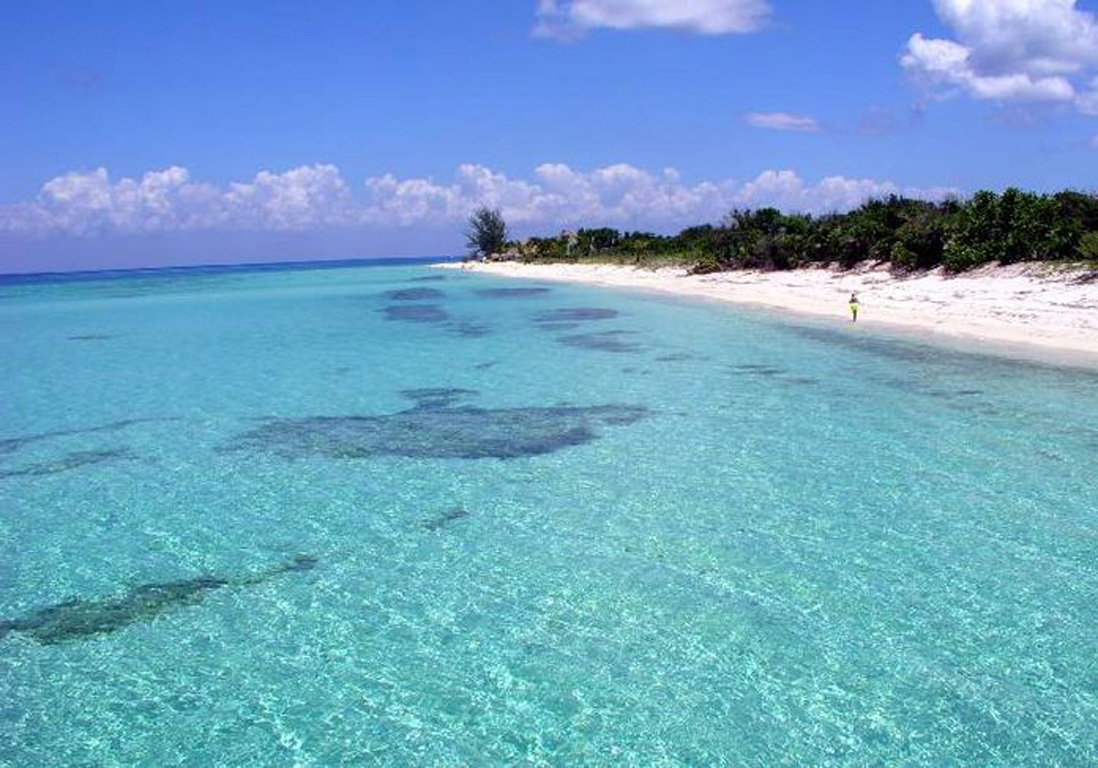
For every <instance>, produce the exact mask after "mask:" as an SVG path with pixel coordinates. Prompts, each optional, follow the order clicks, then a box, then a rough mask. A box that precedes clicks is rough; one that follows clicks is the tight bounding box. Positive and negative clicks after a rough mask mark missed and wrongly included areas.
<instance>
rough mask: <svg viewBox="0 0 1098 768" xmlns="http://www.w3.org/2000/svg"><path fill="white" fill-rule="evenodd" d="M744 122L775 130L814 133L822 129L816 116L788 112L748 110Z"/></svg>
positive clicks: (756, 126)
mask: <svg viewBox="0 0 1098 768" xmlns="http://www.w3.org/2000/svg"><path fill="white" fill-rule="evenodd" d="M743 119H744V122H745V123H747V124H748V125H751V126H754V127H755V128H768V129H770V130H773V131H801V132H805V133H814V132H816V131H818V130H820V123H819V121H817V120H816V118H814V117H808V116H806V115H792V114H790V113H788V112H748V113H747V114H746V115H744V118H743Z"/></svg>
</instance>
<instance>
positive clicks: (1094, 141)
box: [1090, 133, 1098, 149]
mask: <svg viewBox="0 0 1098 768" xmlns="http://www.w3.org/2000/svg"><path fill="white" fill-rule="evenodd" d="M1090 146H1092V147H1094V148H1095V149H1098V133H1096V134H1094V136H1093V137H1092V138H1091V140H1090Z"/></svg>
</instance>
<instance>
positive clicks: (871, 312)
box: [439, 262, 1098, 365]
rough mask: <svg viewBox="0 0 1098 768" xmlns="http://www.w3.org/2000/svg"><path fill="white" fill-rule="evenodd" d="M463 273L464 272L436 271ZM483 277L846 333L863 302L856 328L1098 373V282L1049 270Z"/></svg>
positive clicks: (554, 270) (557, 269)
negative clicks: (614, 292) (739, 310)
mask: <svg viewBox="0 0 1098 768" xmlns="http://www.w3.org/2000/svg"><path fill="white" fill-rule="evenodd" d="M439 266H443V267H447V268H454V269H458V268H461V265H459V264H453V263H451V264H443V265H439ZM467 268H468V269H471V270H475V271H477V272H485V273H489V274H493V275H499V276H504V277H522V278H532V279H537V280H566V281H576V282H583V283H591V284H597V285H605V286H614V287H621V288H630V289H641V290H651V291H660V292H665V293H672V294H677V295H680V296H691V297H699V298H708V299H718V300H723V301H730V302H735V303H738V304H751V305H756V306H759V307H766V308H770V309H773V310H785V311H791V312H800V313H807V314H811V315H816V316H819V317H822V318H833V319H834V320H835V322H836V323H847V324H849V313H848V310H847V298H848V297H849V295H850V293H851V291H857V293H858V296H859V299H860V301H861V313H860V315H859V318H858V327H878V328H881V329H891V330H900V329H902V330H906V331H910V332H916V333H918V334H921V335H930V336H934V337H937V338H939V339H942V340H950V341H954V342H966V344H965V346H969V347H972V346H973V344H972V343H973V342H977V343H979V346H982V347H985V348H987V349H988V350H989V351H992V350H994V351H1002V352H1011V353H1015V354H1020V355H1023V356H1027V357H1032V358H1036V359H1050V360H1052V359H1054V360H1057V361H1068V362H1076V363H1079V364H1086V365H1098V279H1091V280H1089V281H1088V280H1087V279H1086V278H1087V274H1088V273H1086V272H1081V271H1062V270H1060V271H1057V270H1054V269H1051V268H1049V267H1047V266H1041V265H1033V264H1028V265H1025V264H1017V265H1011V266H1007V267H1000V266H988V267H985V268H982V269H978V270H974V271H972V272H968V273H965V274H962V275H959V276H948V275H945V274H943V273H942V272H941V270H934V271H932V272H929V273H924V274H919V275H914V276H909V277H896V276H893V275H892V274H891V273H890V272H889V271H888V269H887V267H884V266H869V265H865V266H862V267H859V268H856V269H853V270H848V271H843V270H836V269H829V268H814V269H798V270H792V271H788V272H758V271H736V272H721V273H716V274H711V275H689V274H687V273H686V270H683V269H671V268H667V269H658V270H650V269H641V268H636V267H628V266H619V265H599V264H521V263H517V262H489V263H475V264H471V265H468V266H467Z"/></svg>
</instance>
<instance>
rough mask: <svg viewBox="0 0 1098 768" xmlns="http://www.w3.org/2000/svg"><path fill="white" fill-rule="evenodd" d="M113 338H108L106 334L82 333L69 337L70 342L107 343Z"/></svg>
mask: <svg viewBox="0 0 1098 768" xmlns="http://www.w3.org/2000/svg"><path fill="white" fill-rule="evenodd" d="M113 338H114V337H113V336H108V335H107V334H105V333H81V334H78V335H76V336H69V337H68V339H69V341H106V340H107V339H113Z"/></svg>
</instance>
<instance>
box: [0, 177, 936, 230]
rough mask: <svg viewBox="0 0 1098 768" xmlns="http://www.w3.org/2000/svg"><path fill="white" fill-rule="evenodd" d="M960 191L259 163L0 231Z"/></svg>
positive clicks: (73, 183) (648, 224)
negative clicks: (236, 174)
mask: <svg viewBox="0 0 1098 768" xmlns="http://www.w3.org/2000/svg"><path fill="white" fill-rule="evenodd" d="M955 192H956V191H955V190H952V189H912V188H902V187H900V186H898V185H897V184H895V183H893V182H890V181H879V180H874V179H851V178H846V177H842V176H833V177H828V178H825V179H823V180H821V181H818V182H815V183H810V182H806V181H805V180H804V179H802V178H801V177H800V176H798V175H797V174H796V173H794V172H793V171H790V170H769V171H764V172H763V173H761V174H759V175H758V176H757V177H755V178H754V179H751V180H750V181H746V182H737V181H735V180H732V179H721V180H709V181H698V182H693V183H688V182H685V181H684V180H683V179H682V178H681V176H680V174H679V173H678V172H677V171H676V170H674V169H672V168H667V169H664V170H663V171H660V172H651V171H647V170H644V169H641V168H636V167H634V166H632V165H628V164H624V163H621V164H616V165H608V166H604V167H602V168H596V169H594V170H590V171H580V170H576V169H573V168H571V167H569V166H567V165H565V164H563V163H546V164H543V165H540V166H538V167H537V168H535V169H534V172H533V176H532V178H529V179H518V178H511V177H508V176H507V175H506V174H503V173H500V172H498V171H494V170H492V169H490V168H486V167H484V166H482V165H475V164H466V165H461V166H459V167H458V169H457V172H456V173H455V175H454V178H453V179H452V180H450V181H443V182H438V181H435V180H433V179H429V178H404V179H402V178H398V177H396V176H394V175H392V174H386V175H384V176H377V177H373V178H369V179H367V180H366V181H365V184H364V185H363V186H362V189H361V193H360V194H355V193H354V190H353V187H352V185H351V184H349V183H348V182H347V181H346V180H345V179H344V178H343V176H342V175H341V173H340V172H339V169H338V168H336V167H335V166H334V165H310V166H302V167H300V168H294V169H291V170H289V171H285V172H283V173H272V172H270V171H260V172H259V173H257V174H256V175H255V176H254V177H253V178H252V179H251V180H250V181H247V182H233V183H230V184H228V185H227V186H225V187H218V186H215V185H213V184H208V183H203V182H198V181H194V180H192V179H191V176H190V174H189V173H188V171H187V170H186V169H185V168H180V167H177V166H173V167H171V168H167V169H165V170H162V171H150V172H148V173H146V174H144V175H143V176H141V177H140V178H139V179H133V178H122V179H119V180H118V181H112V180H111V178H110V175H109V174H108V172H107V170H106V169H104V168H98V169H96V170H93V171H89V172H83V173H81V172H73V173H68V174H65V175H63V176H58V177H57V178H54V179H51V180H50V181H48V182H46V183H45V184H44V185H43V186H42V189H41V191H40V193H39V195H38V197H37V199H36V200H34V201H31V202H26V203H22V204H18V205H14V206H7V207H3V208H0V231H6V232H9V233H18V234H24V235H42V236H49V235H69V236H89V235H95V234H140V233H152V232H193V231H202V230H206V231H209V230H220V231H225V230H258V231H268V232H309V231H323V230H330V229H334V228H341V227H365V228H392V227H455V226H460V225H461V224H462V222H464V220H465V219H466V217H468V215H469V213H470V212H472V210H473V209H475V208H476V207H478V206H481V205H489V206H492V207H498V208H500V209H501V210H502V211H503V215H504V216H505V218H506V219H507V220H508V221H509V222H510V223H511V224H512V225H515V226H517V227H519V228H524V229H527V230H534V229H538V228H544V229H551V228H553V227H557V226H579V225H591V224H594V225H599V224H609V225H615V226H620V227H628V228H656V229H672V228H678V227H683V226H686V225H690V224H696V223H699V222H705V221H716V220H718V219H720V218H721V217H722V216H724V215H725V214H726V213H727V212H728V211H729V210H730V209H732V208H734V207H762V206H769V205H772V206H777V207H780V208H783V209H786V210H798V211H807V212H814V213H822V212H828V211H840V210H847V209H850V208H853V207H855V206H857V205H858V204H860V203H861V202H862V201H864V200H865V199H866V198H869V197H877V196H882V195H888V194H906V195H909V196H913V197H922V198H941V197H944V196H947V195H949V194H954V193H955Z"/></svg>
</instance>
